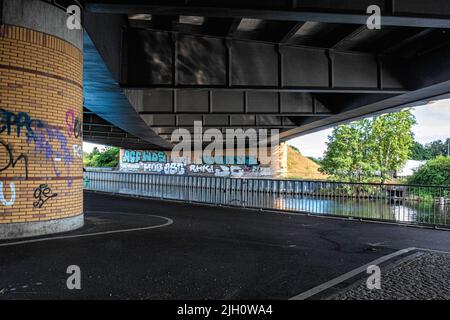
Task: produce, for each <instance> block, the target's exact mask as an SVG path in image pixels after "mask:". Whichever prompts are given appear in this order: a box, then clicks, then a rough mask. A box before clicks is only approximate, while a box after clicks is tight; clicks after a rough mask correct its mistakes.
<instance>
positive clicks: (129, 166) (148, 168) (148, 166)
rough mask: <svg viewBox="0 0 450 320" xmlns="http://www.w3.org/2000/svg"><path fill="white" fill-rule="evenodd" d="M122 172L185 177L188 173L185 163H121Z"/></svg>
mask: <svg viewBox="0 0 450 320" xmlns="http://www.w3.org/2000/svg"><path fill="white" fill-rule="evenodd" d="M120 168H121V170H124V171H133V172H150V173H160V174H173V175H184V174H186V173H187V170H186V165H185V164H183V163H175V162H167V163H143V162H140V163H121V167H120Z"/></svg>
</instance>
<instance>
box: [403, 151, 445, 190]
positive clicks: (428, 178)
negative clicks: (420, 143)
mask: <svg viewBox="0 0 450 320" xmlns="http://www.w3.org/2000/svg"><path fill="white" fill-rule="evenodd" d="M408 183H411V184H422V185H424V184H425V185H443V186H450V156H438V157H437V158H435V159H431V160H428V161H427V162H426V163H425V164H424V165H423V166H421V167H420V168H419V169H418V170H417V171H416V172H415V173H414V174H413V175H412V176H411V177H409V178H408Z"/></svg>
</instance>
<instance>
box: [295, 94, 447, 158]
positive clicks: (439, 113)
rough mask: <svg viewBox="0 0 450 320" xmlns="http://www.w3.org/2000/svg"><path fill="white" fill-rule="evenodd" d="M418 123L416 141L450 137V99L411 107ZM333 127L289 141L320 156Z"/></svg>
mask: <svg viewBox="0 0 450 320" xmlns="http://www.w3.org/2000/svg"><path fill="white" fill-rule="evenodd" d="M411 112H412V113H413V114H414V115H415V116H416V121H417V124H416V125H415V126H414V127H413V132H414V137H415V139H416V141H418V142H420V143H422V144H424V143H428V142H431V141H434V140H439V139H440V140H446V139H447V138H449V137H450V99H445V100H439V101H436V102H432V103H430V104H427V105H424V106H418V107H414V108H412V109H411ZM332 130H333V129H332V128H331V129H326V130H322V131H318V132H315V133H311V134H308V135H304V136H301V137H298V138H294V139H291V140H289V141H288V143H289V144H290V145H293V146H295V147H297V148H298V149H299V150H300V152H301V153H302V154H303V155H304V156H307V157H315V158H320V157H322V156H323V153H324V152H325V150H326V149H327V145H326V142H327V141H328V136H329V135H330V134H331V131H332Z"/></svg>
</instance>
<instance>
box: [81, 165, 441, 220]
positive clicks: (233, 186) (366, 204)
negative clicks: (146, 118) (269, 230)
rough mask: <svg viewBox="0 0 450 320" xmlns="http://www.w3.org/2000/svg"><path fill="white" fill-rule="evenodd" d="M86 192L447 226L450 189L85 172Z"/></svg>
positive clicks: (398, 185) (397, 185)
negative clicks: (103, 192)
mask: <svg viewBox="0 0 450 320" xmlns="http://www.w3.org/2000/svg"><path fill="white" fill-rule="evenodd" d="M85 177H86V181H89V182H88V183H86V185H85V188H86V189H87V190H96V191H105V192H113V193H121V194H130V195H137V196H144V197H150V198H158V199H171V200H183V201H188V202H201V203H208V204H215V205H225V206H239V207H246V208H258V209H269V210H285V211H291V212H302V213H309V214H319V215H331V216H340V217H349V218H350V217H351V218H359V219H369V220H381V221H394V222H399V223H405V224H419V225H431V226H441V227H445V226H450V187H445V186H418V185H400V184H375V183H348V182H332V181H306V180H287V179H258V178H228V177H214V176H177V175H162V174H150V173H133V172H120V171H119V172H94V171H87V172H85Z"/></svg>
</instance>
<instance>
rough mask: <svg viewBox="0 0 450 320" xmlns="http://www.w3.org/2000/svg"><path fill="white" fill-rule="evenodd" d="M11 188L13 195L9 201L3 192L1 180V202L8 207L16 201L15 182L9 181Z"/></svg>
mask: <svg viewBox="0 0 450 320" xmlns="http://www.w3.org/2000/svg"><path fill="white" fill-rule="evenodd" d="M9 189H10V190H11V196H10V198H9V201H7V200H6V199H5V195H4V194H3V182H2V181H0V202H1V203H2V204H3V205H5V206H7V207H11V206H12V205H13V204H14V202H15V201H16V186H15V185H14V182H10V183H9Z"/></svg>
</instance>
